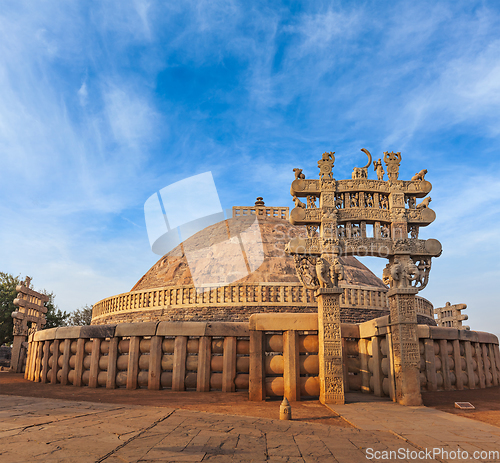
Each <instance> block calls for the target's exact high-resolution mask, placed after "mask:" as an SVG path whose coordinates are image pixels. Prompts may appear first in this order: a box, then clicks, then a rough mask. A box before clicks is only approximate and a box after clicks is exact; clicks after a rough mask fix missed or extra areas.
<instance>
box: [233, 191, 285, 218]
mask: <svg viewBox="0 0 500 463" xmlns="http://www.w3.org/2000/svg"><path fill="white" fill-rule="evenodd" d="M249 215H259V216H266V217H278V218H280V219H285V220H288V207H269V206H266V205H265V203H264V198H262V197H261V196H259V197H258V198H257V201H255V206H253V207H238V206H233V217H244V216H249Z"/></svg>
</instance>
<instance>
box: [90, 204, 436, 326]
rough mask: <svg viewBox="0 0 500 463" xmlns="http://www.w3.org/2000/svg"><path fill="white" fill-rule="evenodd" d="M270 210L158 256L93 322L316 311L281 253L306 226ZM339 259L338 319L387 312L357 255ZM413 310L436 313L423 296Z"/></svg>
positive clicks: (100, 307)
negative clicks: (342, 290)
mask: <svg viewBox="0 0 500 463" xmlns="http://www.w3.org/2000/svg"><path fill="white" fill-rule="evenodd" d="M250 209H252V210H251V211H250ZM285 209H286V212H285ZM274 210H279V213H280V215H279V217H275V216H273V209H272V208H271V211H269V210H268V209H267V208H265V207H259V206H256V207H255V208H247V210H246V211H245V212H246V214H241V215H240V216H236V217H235V218H232V219H228V220H224V221H221V222H219V223H216V224H214V225H211V226H209V227H206V228H205V229H203V230H201V231H199V232H198V233H196V234H195V235H193V236H191V237H190V238H188V239H187V240H185V241H184V242H183V243H181V244H180V245H179V246H177V247H176V248H174V249H172V250H171V251H170V252H168V253H167V254H165V255H164V256H163V257H162V258H161V259H159V260H158V262H157V263H156V264H155V265H153V266H152V267H151V269H149V271H148V272H146V274H145V275H143V276H142V278H141V279H140V280H139V281H138V282H137V283H136V284H135V285H134V287H133V288H132V289H131V291H130V292H128V293H123V294H118V295H116V296H112V297H108V298H106V299H103V300H102V301H99V302H97V303H96V304H94V307H93V315H92V324H107V323H123V322H127V323H130V322H135V323H140V322H147V321H232V322H246V321H248V319H249V317H250V315H252V314H254V313H276V312H291V313H297V312H299V313H304V312H306V313H313V312H317V310H318V305H317V301H316V298H315V296H314V292H313V291H311V290H308V289H306V288H304V287H303V286H302V284H301V283H300V282H299V279H298V277H297V274H296V270H295V264H294V260H293V258H292V257H291V256H289V255H288V254H286V253H285V244H286V243H288V242H289V241H290V240H291V239H292V238H295V237H298V236H305V229H304V227H296V226H293V225H291V224H290V223H289V222H288V220H285V218H286V215H287V208H276V209H274ZM249 211H250V213H249ZM269 212H271V213H269ZM233 213H234V209H233ZM341 259H342V263H343V265H344V280H343V281H341V283H340V285H341V286H342V287H343V288H344V292H343V294H341V296H340V315H341V321H342V322H344V323H359V322H363V321H366V320H370V319H372V318H376V317H380V316H383V315H388V314H389V309H388V300H387V294H386V293H387V291H388V288H387V287H386V286H385V285H384V284H383V283H382V281H381V280H380V279H379V278H377V277H376V276H375V275H374V274H373V273H372V272H371V271H370V270H369V269H368V268H367V267H365V266H364V265H363V264H361V263H360V262H359V261H358V260H356V259H355V258H354V257H342V258H341ZM417 312H418V314H419V317H420V318H422V317H423V318H425V319H428V320H431V319H432V318H433V307H432V304H431V303H430V302H429V301H427V300H425V299H423V298H420V297H417Z"/></svg>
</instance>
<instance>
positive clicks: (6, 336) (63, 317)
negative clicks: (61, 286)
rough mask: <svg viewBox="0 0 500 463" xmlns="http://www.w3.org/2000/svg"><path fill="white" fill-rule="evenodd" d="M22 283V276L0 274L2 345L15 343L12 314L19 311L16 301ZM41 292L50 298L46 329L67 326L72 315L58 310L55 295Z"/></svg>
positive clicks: (0, 335) (0, 341) (0, 331)
mask: <svg viewBox="0 0 500 463" xmlns="http://www.w3.org/2000/svg"><path fill="white" fill-rule="evenodd" d="M21 281H22V280H21V277H20V276H17V277H15V276H13V275H11V274H10V273H4V272H0V345H2V344H7V343H11V342H12V341H13V334H12V330H13V325H14V324H13V322H12V317H11V314H12V312H14V311H15V310H17V307H16V306H15V305H14V299H15V298H16V297H17V291H16V286H17V285H19V284H21ZM30 286H31V285H30ZM39 292H40V293H43V294H46V295H47V296H49V300H48V301H47V302H46V304H45V306H46V307H47V314H46V316H47V324H46V325H45V328H54V327H56V326H65V325H66V324H67V320H68V318H69V316H70V314H68V313H66V312H62V311H61V310H60V309H58V308H57V306H56V305H55V304H54V297H55V296H54V293H49V292H47V291H45V290H42V291H39Z"/></svg>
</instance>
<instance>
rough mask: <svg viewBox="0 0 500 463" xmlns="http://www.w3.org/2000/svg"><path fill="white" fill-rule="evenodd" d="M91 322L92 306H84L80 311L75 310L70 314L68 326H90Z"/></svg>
mask: <svg viewBox="0 0 500 463" xmlns="http://www.w3.org/2000/svg"><path fill="white" fill-rule="evenodd" d="M91 321H92V306H91V305H84V306H83V307H82V308H81V309H77V310H75V311H74V312H73V313H72V314H70V317H69V321H68V325H71V326H83V325H90V322H91Z"/></svg>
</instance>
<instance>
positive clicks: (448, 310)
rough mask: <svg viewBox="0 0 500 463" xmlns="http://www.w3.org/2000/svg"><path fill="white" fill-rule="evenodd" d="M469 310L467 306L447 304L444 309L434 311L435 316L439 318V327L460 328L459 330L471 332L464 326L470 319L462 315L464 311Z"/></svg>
mask: <svg viewBox="0 0 500 463" xmlns="http://www.w3.org/2000/svg"><path fill="white" fill-rule="evenodd" d="M466 308H467V304H453V305H451V303H449V302H447V303H446V305H445V306H444V307H438V308H437V309H434V314H435V315H436V316H437V320H436V322H437V324H438V326H444V327H447V328H458V329H459V330H470V327H469V326H467V325H462V321H463V320H467V319H468V318H469V317H468V316H467V315H465V314H463V313H462V310H465V309H466Z"/></svg>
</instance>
